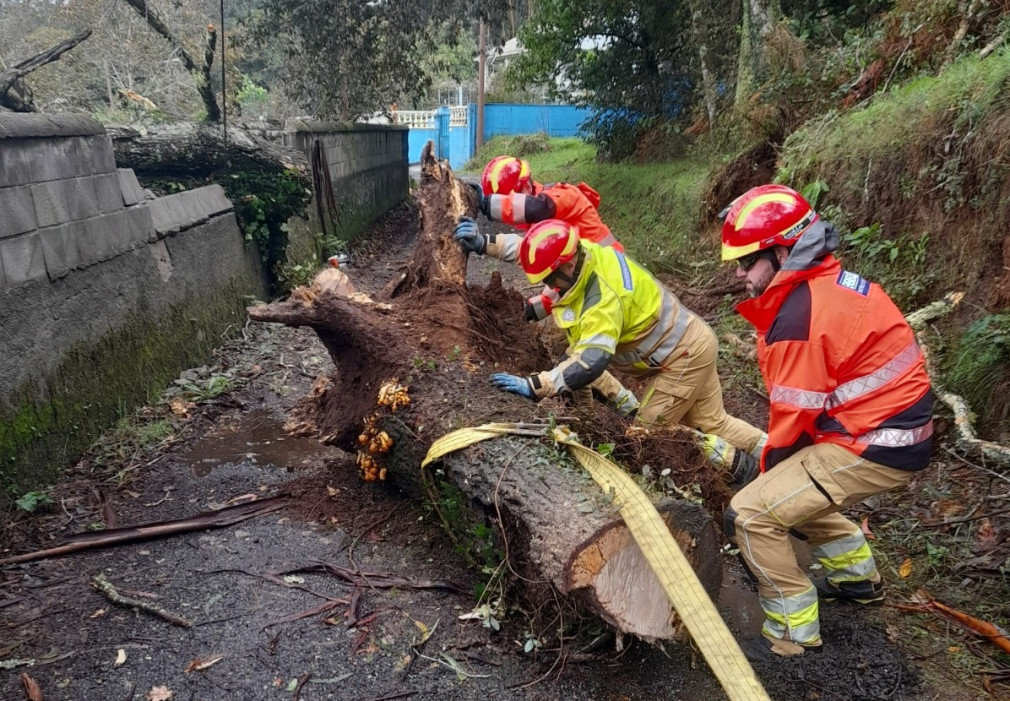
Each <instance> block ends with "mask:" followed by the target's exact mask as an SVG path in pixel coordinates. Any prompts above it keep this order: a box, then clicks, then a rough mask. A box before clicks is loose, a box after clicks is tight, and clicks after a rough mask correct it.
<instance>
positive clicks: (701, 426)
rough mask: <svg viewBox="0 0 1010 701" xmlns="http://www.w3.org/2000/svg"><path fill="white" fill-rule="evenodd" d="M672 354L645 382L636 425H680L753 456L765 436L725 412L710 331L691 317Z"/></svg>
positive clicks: (715, 347)
mask: <svg viewBox="0 0 1010 701" xmlns="http://www.w3.org/2000/svg"><path fill="white" fill-rule="evenodd" d="M682 313H686V312H682ZM675 353H678V354H679V355H677V357H676V358H675V359H674V360H673V361H672V362H671V363H670V364H669V365H668V366H667V367H665V368H663V370H661V371H660V372H659V373H658V374H656V376H655V377H654V378H653V379H652V381H651V382H650V383H649V387H648V389H646V391H645V397H644V398H643V399H642V404H641V406H640V407H639V408H638V421H639V422H641V423H643V424H645V425H650V424H666V425H675V424H683V425H685V426H688V427H689V428H696V429H698V430H700V431H701V432H702V433H714V434H715V435H717V436H721V437H722V438H724V439H726V441H727V442H729V443H730V444H732V445H733V446H735V447H737V448H739V449H740V450H743V451H746V452H748V453H753V452H755V451H754V449H755V448H756V447H757V446H758V444H759V443H760V442H761V441H762V440H764V438H765V433H764V431H762V430H761V429H758V428H755V427H754V426H751V425H750V424H749V423H747V422H746V421H742V420H741V419H737V418H734V417H732V416H730V415H729V414H727V413H726V409H725V407H723V404H722V385H721V384H720V382H719V373H718V372H717V371H716V358H717V356H718V354H719V342H718V340H717V339H716V337H715V332H713V331H712V329H711V327H709V325H708V324H706V323H705V322H704V321H702V320H701V319H699V318H697V317H696V318H694V319H692V320H691V323H689V324H688V325H687V330H686V331H685V333H684V338H683V339H682V340H681V341H680V343H679V344H677V350H676V351H675Z"/></svg>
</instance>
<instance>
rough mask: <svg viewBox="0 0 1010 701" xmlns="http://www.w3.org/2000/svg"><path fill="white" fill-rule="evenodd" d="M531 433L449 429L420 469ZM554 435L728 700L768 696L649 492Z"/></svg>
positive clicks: (491, 427)
mask: <svg viewBox="0 0 1010 701" xmlns="http://www.w3.org/2000/svg"><path fill="white" fill-rule="evenodd" d="M540 430H541V431H542V433H543V435H544V436H546V435H547V427H546V426H545V427H544V428H543V429H540ZM532 433H533V432H532V431H530V430H528V429H527V428H526V427H520V426H518V425H516V424H507V423H496V424H485V425H483V426H477V427H476V428H464V429H460V430H458V431H453V432H452V433H449V434H446V435H444V436H442V437H441V438H439V439H438V440H437V441H435V442H434V443H432V444H431V448H429V449H428V454H427V455H426V456H425V458H424V461H423V462H422V463H421V468H422V469H424V467H426V466H427V465H429V464H430V463H432V462H434V461H435V460H438V459H439V458H442V457H443V456H445V455H448V454H449V453H452V452H454V451H457V450H462V449H463V448H466V447H468V446H471V445H473V444H475V443H479V442H481V441H483V440H487V439H488V438H495V437H497V436H502V435H506V434H520V435H523V434H525V435H530V434H532ZM553 438H554V440H555V441H557V442H558V443H562V444H564V445H565V446H567V448H568V449H569V450H570V451H571V452H572V454H573V455H574V456H575V459H576V460H578V461H579V464H581V465H582V467H584V468H585V469H586V471H587V472H589V474H590V475H591V476H592V478H593V480H594V481H595V482H596V484H598V485H599V486H600V488H601V489H602V490H603V491H604V492H605V493H613V495H614V505H615V506H616V507H617V509H618V511H619V512H620V514H621V518H623V519H624V522H625V523H626V524H627V525H628V530H629V531H630V532H631V535H632V537H633V538H634V539H635V542H636V543H638V547H639V548H641V550H642V554H643V555H645V559H646V560H647V561H648V562H649V564H650V565H651V566H652V569H653V571H655V573H656V576H657V577H658V578H659V581H660V583H661V584H662V585H663V589H664V590H665V591H666V594H667V596H669V597H670V602H671V603H672V604H673V607H674V609H675V610H676V611H677V615H679V616H680V619H681V620H682V621H683V622H684V625H685V626H686V627H687V630H688V632H689V633H690V634H691V637H692V638H694V641H695V643H696V644H697V645H698V647H699V649H701V653H702V655H704V656H705V660H706V661H707V662H708V665H709V667H711V669H712V672H713V673H714V674H715V676H716V678H717V679H718V680H719V683H720V684H722V688H723V689H724V690H725V691H726V695H727V696H728V697H729V699H730V701H771V700H770V697H769V696H768V694H767V692H766V691H765V690H764V687H763V686H761V682H760V681H758V678H757V676H756V675H755V674H754V670H753V669H752V668H751V666H750V663H749V662H748V661H747V658H746V657H744V655H743V652H742V651H741V650H740V646H739V645H738V644H737V642H736V638H734V637H733V635H732V634H731V633H730V632H729V628H727V627H726V623H725V621H723V620H722V617H721V616H720V615H719V612H718V611H717V610H716V608H715V604H713V603H712V600H711V599H710V598H709V597H708V593H707V592H706V591H705V588H704V587H703V586H702V585H701V582H700V581H699V580H698V575H697V574H695V572H694V568H692V567H691V563H690V562H688V561H687V558H686V557H685V556H684V553H683V552H682V551H681V549H680V546H679V545H677V541H676V540H674V538H673V535H672V534H671V533H670V529H669V528H668V527H667V525H666V523H665V522H664V521H663V517H662V516H660V515H659V512H658V511H656V507H655V506H653V504H652V501H651V500H650V499H649V497H648V496H646V495H645V493H644V492H642V490H641V489H639V488H638V485H637V484H635V480H634V479H632V477H631V475H629V474H628V473H627V472H625V471H624V470H623V469H621V468H620V467H619V466H618V465H615V464H614V463H612V462H611V461H609V460H607V459H606V458H604V457H603V456H602V455H600V454H599V453H597V452H596V451H594V450H592V449H590V448H587V447H586V446H584V445H582V444H580V443H578V441H577V440H576V437H575V434H573V433H572V432H571V431H569V430H568V429H567V428H566V427H563V426H561V427H558V428H555V429H554V431H553Z"/></svg>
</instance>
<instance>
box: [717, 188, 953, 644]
mask: <svg viewBox="0 0 1010 701" xmlns="http://www.w3.org/2000/svg"><path fill="white" fill-rule="evenodd" d="M837 247H838V234H837V232H836V231H835V228H834V226H833V225H831V224H829V223H826V222H823V221H821V220H820V219H819V217H818V215H817V213H816V212H815V211H814V210H813V209H812V208H811V206H810V205H809V204H808V203H807V201H806V200H805V199H803V197H802V196H801V195H800V194H799V193H797V192H795V191H794V190H791V189H790V188H788V187H784V186H781V185H764V186H761V187H756V188H753V189H751V190H749V191H748V192H746V193H745V194H744V195H743V196H741V197H739V198H738V199H737V200H735V201H734V202H733V203H732V204H731V205H730V207H729V208H728V210H727V211H726V216H725V220H724V224H723V230H722V258H723V260H735V261H736V262H737V263H738V265H739V267H738V270H737V276H738V277H740V278H744V279H745V280H746V286H747V291H748V293H749V294H750V297H751V299H748V300H746V301H744V302H742V303H740V304H739V305H738V307H737V309H738V310H739V311H740V313H741V314H742V315H743V316H744V317H745V318H746V319H747V320H748V321H750V322H751V323H752V324H753V325H754V327H755V328H756V330H757V337H758V363H759V365H760V367H761V374H762V375H763V376H764V380H765V385H766V388H767V390H768V396H769V398H770V400H771V409H770V415H769V420H768V441H767V443H766V445H765V448H764V451H763V453H762V456H761V474H760V475H759V476H758V477H757V478H756V479H755V480H754V481H752V482H751V483H750V484H748V485H747V486H746V487H744V488H743V489H742V490H741V491H739V492H738V493H737V494H736V496H735V497H733V499H732V501H731V502H730V508H729V509H728V511H727V513H726V535H727V537H729V538H730V539H731V540H733V541H734V542H735V543H736V544H737V545H738V546H739V548H740V554H741V556H742V558H743V560H744V562H745V563H746V564H747V566H748V569H749V570H750V572H751V574H753V575H754V577H755V578H756V579H757V583H758V596H759V598H760V601H761V607H762V609H763V610H764V612H765V621H764V626H763V628H762V631H761V632H762V635H761V636H760V637H758V638H755V639H752V640H748V641H746V642H745V644H744V651H745V652H746V653H747V654H748V656H750V657H752V658H771V657H773V656H774V655H782V656H792V655H799V654H803V653H804V652H811V651H818V652H819V651H820V646H821V637H820V626H819V622H818V597H820V598H821V599H824V600H834V599H847V600H850V601H855V602H858V603H863V604H866V603H875V602H879V601H882V600H883V598H884V586H883V583H882V582H881V578H880V574H879V572H878V571H877V567H876V564H875V562H874V559H873V554H872V553H871V552H870V547H869V544H868V543H867V541H866V538H865V536H864V535H863V533H862V530H861V529H860V527H859V526H858V525H857V524H855V523H853V522H852V521H850V520H848V519H846V518H845V517H843V516H842V515H841V514H840V513H839V512H840V510H842V509H844V508H846V507H848V506H851V505H852V504H855V503H857V502H860V501H862V500H863V499H866V498H867V497H869V496H871V495H873V494H877V493H879V492H882V491H885V490H888V489H892V488H895V487H899V486H902V485H904V484H906V483H907V482H908V481H909V480H910V479H911V478H912V476H913V475H914V474H915V473H916V471H918V470H922V469H923V468H925V467H926V465H927V463H928V462H929V455H930V451H931V448H932V434H933V422H932V409H933V399H932V392H931V389H930V382H929V377H928V375H927V374H926V370H925V364H924V358H923V355H922V351H921V350H920V349H919V346H918V345H917V344H916V341H915V336H914V334H913V332H912V329H911V328H910V327H909V325H908V323H907V322H906V321H905V318H904V317H903V316H902V313H901V311H899V310H898V308H897V307H896V306H895V304H894V303H893V302H892V301H891V299H890V298H889V297H888V296H887V294H886V293H885V292H884V291H883V290H882V289H881V288H880V287H879V286H878V285H876V284H875V283H871V282H868V281H867V280H864V279H863V278H862V277H860V276H859V275H857V274H856V273H852V272H849V271H847V270H844V269H843V268H842V266H841V264H840V263H839V261H838V259H836V258H835V257H834V256H833V255H832V252H833V251H834V250H835V249H836V248H837ZM790 530H794V531H797V532H799V533H800V534H802V535H803V536H804V537H806V539H807V542H808V543H809V544H810V546H811V548H812V553H813V556H814V558H815V559H816V560H817V561H819V562H820V564H821V565H822V566H823V567H824V573H825V575H826V576H825V577H823V578H819V579H817V580H815V581H814V582H811V581H810V579H808V578H807V576H806V574H805V573H804V571H803V570H802V569H801V568H800V567H799V565H798V564H797V562H796V556H795V554H794V553H793V550H792V546H791V545H790V543H789V532H790Z"/></svg>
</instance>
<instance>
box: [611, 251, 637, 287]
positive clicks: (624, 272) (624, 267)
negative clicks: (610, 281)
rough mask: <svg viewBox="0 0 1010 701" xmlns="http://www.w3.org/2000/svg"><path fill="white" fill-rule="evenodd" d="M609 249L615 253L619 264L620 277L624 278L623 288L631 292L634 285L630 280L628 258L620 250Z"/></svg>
mask: <svg viewBox="0 0 1010 701" xmlns="http://www.w3.org/2000/svg"><path fill="white" fill-rule="evenodd" d="M610 250H612V251H614V253H615V254H616V255H617V262H618V263H620V264H621V277H622V278H624V289H626V290H627V291H628V292H631V291H632V290H634V289H635V285H634V284H633V283H632V282H631V268H629V267H628V260H627V258H625V257H624V254H623V253H621V252H620V251H615V250H614V249H613V248H611V249H610Z"/></svg>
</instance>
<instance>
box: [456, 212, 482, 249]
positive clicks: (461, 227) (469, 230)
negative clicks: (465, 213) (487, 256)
mask: <svg viewBox="0 0 1010 701" xmlns="http://www.w3.org/2000/svg"><path fill="white" fill-rule="evenodd" d="M452 237H453V238H454V239H456V240H457V241H459V245H460V246H462V247H463V250H464V251H466V252H467V253H476V254H477V255H480V256H482V255H484V252H485V251H487V235H486V234H482V233H480V229H479V228H478V227H477V222H475V221H474V220H473V219H471V218H470V217H463V218H461V219H460V220H459V224H457V225H456V229H455V230H454V231H453V232H452Z"/></svg>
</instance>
